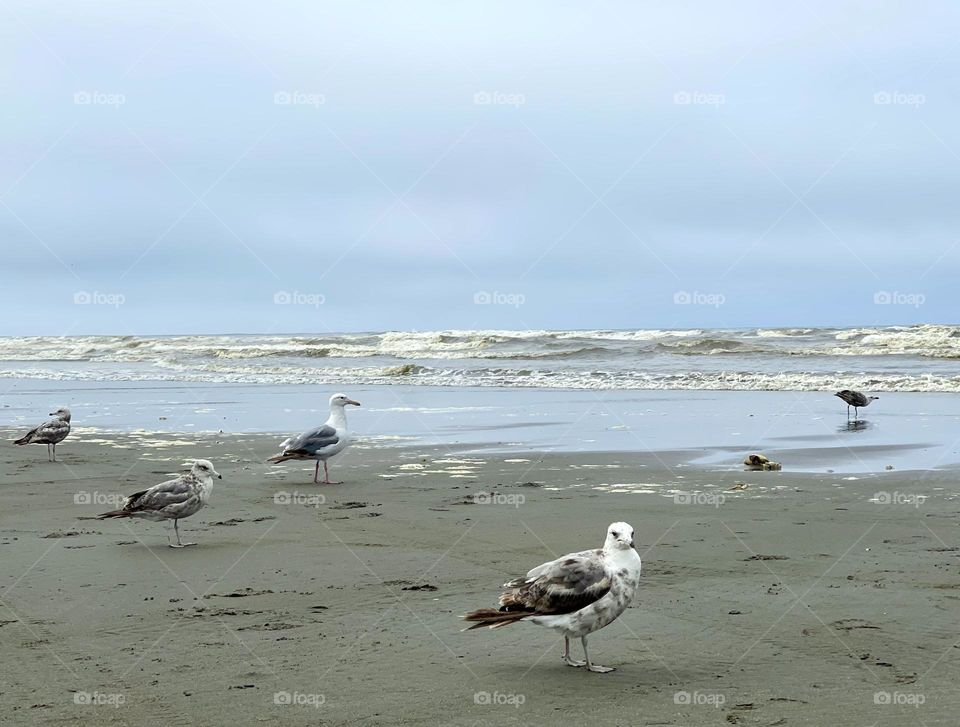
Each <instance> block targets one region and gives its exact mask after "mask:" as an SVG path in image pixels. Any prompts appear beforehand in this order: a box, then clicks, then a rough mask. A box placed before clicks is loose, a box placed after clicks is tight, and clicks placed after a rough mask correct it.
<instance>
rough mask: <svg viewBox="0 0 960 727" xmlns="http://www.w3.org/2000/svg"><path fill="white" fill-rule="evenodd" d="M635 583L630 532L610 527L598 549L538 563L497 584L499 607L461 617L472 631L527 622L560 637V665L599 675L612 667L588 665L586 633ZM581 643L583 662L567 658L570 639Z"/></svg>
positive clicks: (621, 604) (613, 611)
mask: <svg viewBox="0 0 960 727" xmlns="http://www.w3.org/2000/svg"><path fill="white" fill-rule="evenodd" d="M639 583H640V555H639V554H638V553H637V551H636V550H635V549H634V547H633V528H632V527H630V526H629V525H627V523H613V524H612V525H611V526H610V527H609V528H607V539H606V541H605V542H604V544H603V549H602V550H585V551H583V552H581V553H570V554H569V555H565V556H563V557H562V558H557V559H556V560H552V561H550V562H549V563H544V564H543V565H539V566H537V567H536V568H534V569H533V570H531V571H530V572H529V573H527V575H526V577H525V578H516V579H514V580H512V581H509V582H507V583H504V584H503V587H504V588H506V589H507V590H505V591H504V592H503V593H502V594H501V596H500V608H499V610H498V609H495V608H481V609H479V610H477V611H473V612H471V613H468V614H467V615H466V616H464V619H466V620H467V621H476V623H475V624H474V625H473V626H470V627H468V628H467V629H464V630H465V631H469V630H471V629H478V628H480V627H481V626H489V627H490V628H491V629H497V628H500V627H501V626H506V625H508V624H512V623H516V622H517V621H528V622H529V623H533V624H536V625H538V626H545V627H547V628H550V629H554V630H556V631H559V632H560V633H562V634H563V661H564V663H565V664H567V665H568V666H586V667H587V669H588V670H589V671H595V672H598V673H601V674H602V673H605V672H608V671H613V668H612V667H608V666H600V665H599V664H594V663H593V662H592V661H590V654H589V653H588V652H587V634H592V633H593V632H594V631H599V630H600V629H602V628H603V627H604V626H606V625H607V624H609V623H611V622H612V621H614V620H615V619H616V618H617V617H618V616H619V615H620V614H622V613H623V612H624V611H625V610H626V609H627V606H629V605H630V602H631V601H632V600H633V597H634V594H636V592H637V587H638V585H639ZM571 638H579V639H580V643H581V644H583V656H584V659H585V660H584V661H578V660H575V659H572V658H570V639H571Z"/></svg>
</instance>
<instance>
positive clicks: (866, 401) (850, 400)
mask: <svg viewBox="0 0 960 727" xmlns="http://www.w3.org/2000/svg"><path fill="white" fill-rule="evenodd" d="M834 396H839V397H840V398H841V399H843V400H844V401H845V402H847V419H849V418H850V407H851V406H852V407H853V418H854V419H856V418H857V416H859V414H860V412H859V411H858V409H860V408H861V407H865V406H870V402H871V401H874V400H876V399H879V398H880V397H879V396H867V395H865V394H861V393H860V392H859V391H850V389H844V390H843V391H838V392H837V393H836V394H834Z"/></svg>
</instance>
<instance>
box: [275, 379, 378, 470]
mask: <svg viewBox="0 0 960 727" xmlns="http://www.w3.org/2000/svg"><path fill="white" fill-rule="evenodd" d="M347 406H360V402H359V401H354V400H353V399H351V398H350V397H349V396H347V395H346V394H334V395H333V396H331V397H330V418H329V419H327V422H326V424H322V425H320V426H319V427H314V428H313V429H308V430H307V431H305V432H304V433H303V434H300V435H297V436H296V437H290V438H289V439H287V440H286V441H284V442H283V443H282V444H281V445H280V449H281V450H282V451H281V452H280V454H278V455H277V456H276V457H271V458H270V459H268V460H267V462H274V463H276V462H286V461H287V460H288V459H314V460H316V461H317V464H316V466H314V468H313V481H314V483H315V484H318V485H319V484H320V480H319V477H320V463H321V462H323V484H325V485H341V484H343V483H342V482H331V481H330V470H329V469H328V467H327V460H328V459H330V458H331V457H333V456H334V455H337V454H340V452H342V451H343V450H345V449H346V448H347V446H348V445H349V444H350V441H351V440H350V433H349V432H348V431H347V412H346V407H347Z"/></svg>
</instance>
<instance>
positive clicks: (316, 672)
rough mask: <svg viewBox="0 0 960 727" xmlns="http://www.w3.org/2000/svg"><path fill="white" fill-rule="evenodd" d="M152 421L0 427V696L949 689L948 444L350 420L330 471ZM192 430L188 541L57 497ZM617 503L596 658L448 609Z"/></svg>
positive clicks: (313, 707) (610, 516)
mask: <svg viewBox="0 0 960 727" xmlns="http://www.w3.org/2000/svg"><path fill="white" fill-rule="evenodd" d="M158 439H160V440H167V443H168V444H169V446H166V447H163V446H161V447H156V448H152V449H146V450H141V449H138V447H139V440H138V439H137V438H136V437H126V436H121V437H120V438H119V444H122V445H125V446H128V447H129V448H128V449H118V448H113V447H105V446H104V445H103V444H102V443H97V442H82V441H76V442H72V443H71V442H70V440H69V439H68V440H67V442H66V443H65V444H64V446H63V447H62V451H61V452H58V456H59V458H60V459H61V461H60V462H57V463H48V462H46V461H45V457H44V456H43V455H44V453H43V451H42V448H41V447H35V448H32V449H31V448H29V447H12V446H7V447H2V448H0V457H2V461H3V467H4V469H5V471H7V472H8V473H10V474H9V475H8V477H6V478H5V480H4V482H3V484H2V487H3V489H4V492H3V497H4V502H5V507H4V509H3V511H2V512H0V545H2V546H4V547H3V553H4V556H5V557H4V559H3V561H2V563H3V565H2V566H0V592H3V593H4V594H5V596H4V599H3V604H4V610H3V612H2V615H0V623H2V624H3V625H2V627H0V642H2V645H3V648H4V650H5V653H7V654H8V655H10V656H9V658H10V660H11V662H16V663H17V664H18V665H19V667H18V669H17V671H16V673H14V674H11V675H10V677H9V679H8V686H7V688H5V689H4V690H3V692H2V693H0V705H2V708H3V709H4V710H5V711H6V712H7V713H9V714H11V715H12V716H13V720H14V721H16V722H17V723H18V724H21V723H22V724H44V725H46V724H63V723H64V722H69V723H71V724H78V725H86V724H90V725H95V724H96V725H99V724H111V723H118V724H119V723H140V722H144V721H147V720H151V719H152V720H154V721H156V720H158V719H160V720H163V721H165V722H169V723H171V724H179V723H183V724H190V723H195V722H206V723H210V722H211V721H220V722H223V721H227V720H230V721H236V722H238V723H250V722H251V721H252V720H256V721H268V722H282V723H284V724H290V725H301V724H303V725H307V724H316V723H317V722H318V720H319V721H322V722H323V723H324V724H331V725H347V724H355V723H357V722H367V723H371V724H384V725H432V724H437V723H438V722H440V723H444V724H452V725H463V726H464V727H466V726H467V725H478V724H479V725H514V724H516V725H523V724H531V723H541V724H542V723H547V722H549V721H551V720H553V719H556V715H557V714H560V713H562V714H563V715H564V717H565V718H569V719H571V720H591V721H592V723H594V724H603V725H608V724H609V725H615V724H623V723H624V719H625V717H624V715H633V716H631V717H629V718H628V721H631V722H632V721H635V719H634V717H636V716H637V715H638V714H639V715H642V717H640V718H641V719H642V720H643V721H644V722H646V723H657V724H667V725H678V726H680V725H701V724H702V725H708V724H711V725H712V724H717V723H718V722H722V721H724V720H726V722H728V723H732V724H765V725H766V724H774V723H778V722H779V721H780V720H787V722H786V723H787V724H824V723H827V722H830V721H831V720H833V719H835V715H836V714H838V713H843V714H845V715H847V717H848V718H849V720H851V721H858V722H863V723H865V724H872V723H875V722H879V723H881V724H883V723H885V721H886V722H891V721H892V722H893V723H897V722H902V720H903V718H905V717H907V716H909V715H912V714H914V713H913V712H910V711H902V710H906V709H909V708H908V707H902V706H897V703H895V702H892V703H891V704H882V703H878V702H877V701H876V700H877V699H880V700H881V701H882V699H883V695H884V694H888V695H891V697H890V698H891V700H893V699H899V697H896V696H894V695H900V694H909V695H921V696H922V698H923V699H924V700H925V705H924V711H923V716H924V720H925V722H926V723H927V724H930V725H934V724H949V723H950V720H952V719H953V718H954V716H955V713H956V710H957V709H958V708H960V695H958V694H957V692H956V690H955V688H954V685H953V681H954V680H953V678H952V671H953V669H952V667H953V665H954V664H955V659H954V657H953V652H954V651H955V649H953V643H954V641H955V640H956V637H955V623H954V621H955V619H954V618H953V615H954V614H955V599H956V596H955V595H954V594H955V593H956V589H960V578H958V576H957V575H956V570H957V553H958V546H957V543H956V533H955V530H956V525H955V522H956V518H957V516H958V515H960V499H958V493H955V492H954V489H955V483H956V473H955V472H954V471H933V472H928V473H925V475H924V476H923V477H922V478H916V477H914V476H913V475H912V474H911V473H907V472H902V471H896V470H895V471H892V472H884V473H878V474H876V475H875V476H871V477H868V478H856V479H845V477H844V476H841V475H840V474H834V475H825V474H816V473H795V472H790V471H783V472H742V471H707V470H702V469H698V468H695V467H685V468H679V469H677V468H675V467H674V466H673V462H672V461H671V457H670V455H671V453H668V452H656V453H642V454H641V453H633V454H631V453H583V452H580V453H555V452H541V453H539V457H536V458H535V457H533V456H530V457H527V456H523V455H521V454H519V453H509V454H496V455H482V456H481V455H454V454H451V453H450V452H449V450H448V449H447V448H445V447H432V448H429V447H407V448H391V449H383V448H373V449H363V448H357V447H354V448H351V449H348V450H347V451H346V452H344V453H343V454H342V455H340V456H339V457H337V458H335V459H334V460H332V462H331V471H332V474H333V475H334V476H335V478H337V479H343V480H344V481H345V483H344V484H343V485H338V486H329V487H323V486H320V487H318V486H315V485H313V484H311V482H310V479H311V476H312V466H311V465H310V463H294V464H292V465H289V466H288V465H279V466H277V467H274V468H270V467H268V466H267V465H265V464H264V462H263V460H264V459H265V458H266V456H269V455H270V454H272V453H273V451H274V448H275V445H276V441H275V439H274V438H273V437H271V436H264V435H217V436H215V437H214V436H211V437H198V438H196V441H193V442H189V443H188V444H178V443H175V442H178V441H185V440H182V439H170V438H165V437H162V436H161V437H158ZM68 445H69V446H68ZM187 457H203V458H207V459H210V460H212V461H213V462H214V464H215V466H217V468H218V471H220V472H221V473H222V474H223V475H224V480H223V481H222V482H221V481H217V482H216V484H215V488H214V493H213V499H212V503H211V505H210V507H209V508H207V509H204V510H202V511H201V512H200V513H198V514H197V515H196V516H194V517H192V518H189V519H187V520H184V521H183V522H182V523H181V530H182V531H183V535H184V537H185V538H188V539H190V540H195V541H197V542H198V545H197V546H196V547H195V548H188V549H185V550H180V551H177V550H172V549H169V548H167V547H166V543H167V535H168V531H169V524H168V523H153V522H141V521H137V522H132V523H128V522H125V521H123V522H120V521H102V522H99V521H78V520H77V517H78V516H89V515H92V514H95V513H96V512H98V511H101V510H100V509H99V508H100V505H99V504H98V502H97V501H91V502H89V504H87V503H81V504H77V503H76V501H75V498H76V496H77V495H78V493H80V492H81V491H82V492H86V493H88V494H90V495H91V500H93V498H92V496H93V495H94V494H95V493H100V494H103V495H113V494H116V493H130V492H133V491H135V490H136V489H139V488H142V487H143V486H145V485H150V484H154V483H155V482H159V481H162V480H163V479H165V478H166V476H167V474H168V473H170V472H175V471H179V469H180V465H181V463H182V462H183V460H184V459H185V458H187ZM658 458H659V460H660V463H658ZM523 460H529V461H523ZM663 463H666V465H668V467H664V466H663ZM670 469H673V470H674V472H675V475H673V474H671V473H670ZM738 482H743V483H746V484H747V489H745V490H731V489H730V488H732V487H734V486H735V485H736V483H738ZM627 485H630V487H626V486H627ZM673 490H675V491H676V492H680V493H683V494H686V495H688V496H687V497H677V494H676V492H673V493H671V491H673ZM878 493H887V494H888V495H889V498H888V501H881V500H882V498H880V499H879V500H878V498H877V494H878ZM720 495H722V500H721V499H720V498H719V497H718V496H720ZM278 496H279V497H278ZM318 496H322V502H321V501H319V500H320V498H318ZM921 497H922V498H923V499H921ZM310 498H313V499H310ZM910 498H912V500H911V499H910ZM620 519H623V520H626V521H628V522H630V524H631V525H633V526H634V528H635V529H636V532H637V536H636V538H637V547H638V551H639V552H640V553H641V555H642V557H643V559H644V572H643V575H642V576H641V589H640V593H639V596H638V598H637V601H636V602H635V603H634V605H633V606H632V607H631V608H630V609H628V611H627V612H626V613H625V614H624V615H623V616H622V617H621V618H620V619H619V620H618V621H616V622H614V623H613V624H611V625H610V626H609V627H608V628H606V629H604V630H602V631H600V632H598V633H597V634H594V635H593V636H592V637H591V639H590V645H591V653H592V655H593V656H594V658H595V659H596V660H597V662H599V663H602V664H608V665H611V666H615V667H617V671H615V672H613V673H612V674H608V675H602V676H601V675H594V674H587V673H583V672H582V670H578V669H571V668H569V667H564V666H563V665H562V664H561V663H560V660H559V649H560V646H561V642H560V641H558V640H557V639H556V638H554V636H553V634H552V633H550V632H548V631H546V630H543V629H539V628H536V627H533V626H528V625H524V624H518V625H516V626H511V627H509V628H506V629H499V630H497V631H492V632H491V631H486V630H482V631H474V632H468V633H462V632H461V631H460V629H461V628H463V624H462V622H461V621H460V620H459V616H460V614H462V613H464V612H466V611H467V610H469V609H472V608H476V607H482V606H488V605H493V604H494V603H495V601H496V597H497V594H498V592H499V589H498V587H499V584H500V583H502V582H503V581H504V580H506V579H507V578H509V577H513V576H516V575H518V574H519V573H522V572H523V571H524V570H526V569H528V568H530V567H532V566H534V565H536V564H538V563H540V562H543V561H545V560H548V559H550V558H552V557H555V556H556V555H559V554H562V553H564V552H570V551H574V550H580V549H583V548H590V547H597V546H598V545H599V542H600V540H602V536H603V533H604V531H605V529H606V526H607V525H608V524H609V523H610V522H612V521H614V520H620ZM584 690H589V698H584V696H583V695H584V693H585V692H584ZM78 694H79V695H80V697H79V699H81V703H77V702H76V701H75V700H76V699H78V697H77V696H76V695H78ZM95 694H96V695H99V696H98V697H96V698H94V697H93V696H92V695H95ZM877 694H880V695H881V697H879V698H878V697H877V696H876V695H877ZM111 695H112V696H111ZM277 695H279V697H278V696H277ZM284 695H289V696H284ZM121 696H122V699H123V709H122V710H121V709H114V708H113V707H111V706H110V705H109V704H108V703H104V704H100V705H99V706H98V705H97V704H96V703H94V704H87V703H82V700H84V699H91V700H93V699H101V700H105V699H111V698H112V699H113V700H114V701H116V700H117V699H119V698H120V697H121ZM521 697H522V702H521ZM914 698H918V697H916V696H915V697H914ZM285 700H286V701H285ZM311 700H312V701H311ZM558 710H559V712H558ZM898 710H900V711H898ZM188 715H189V716H188ZM941 720H942V721H941Z"/></svg>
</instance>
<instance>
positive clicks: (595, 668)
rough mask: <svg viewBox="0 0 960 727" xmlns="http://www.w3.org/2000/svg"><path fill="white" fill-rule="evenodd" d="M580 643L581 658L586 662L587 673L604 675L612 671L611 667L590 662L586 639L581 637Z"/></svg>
mask: <svg viewBox="0 0 960 727" xmlns="http://www.w3.org/2000/svg"><path fill="white" fill-rule="evenodd" d="M580 643H582V644H583V656H584V658H585V659H586V660H587V669H588V670H589V671H595V672H597V674H606V673H607V672H608V671H613V667H612V666H600V665H599V664H594V663H593V662H591V661H590V654H589V653H587V637H586V636H581V637H580Z"/></svg>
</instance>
